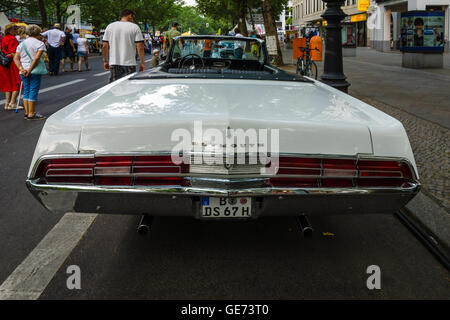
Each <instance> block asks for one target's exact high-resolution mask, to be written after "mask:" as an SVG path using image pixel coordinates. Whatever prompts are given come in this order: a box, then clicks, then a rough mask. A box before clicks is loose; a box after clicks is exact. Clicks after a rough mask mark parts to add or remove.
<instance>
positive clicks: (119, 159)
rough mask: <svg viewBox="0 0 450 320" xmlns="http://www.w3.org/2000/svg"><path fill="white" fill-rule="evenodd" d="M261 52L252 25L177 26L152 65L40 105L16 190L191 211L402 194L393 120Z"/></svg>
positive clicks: (412, 187)
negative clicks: (53, 106)
mask: <svg viewBox="0 0 450 320" xmlns="http://www.w3.org/2000/svg"><path fill="white" fill-rule="evenodd" d="M224 43H225V44H226V45H224ZM229 43H233V46H230V45H228V44H229ZM230 48H232V50H231V51H230V50H229V49H230ZM268 61H269V59H268V55H267V50H266V48H265V45H264V42H262V41H261V40H259V39H255V38H242V37H239V38H237V37H224V36H223V37H221V36H188V37H179V38H177V39H176V42H175V45H174V47H173V49H172V51H171V52H170V53H169V55H168V58H167V60H166V61H165V62H164V63H162V64H160V65H159V66H158V67H156V68H154V69H151V70H148V71H145V72H141V73H137V74H133V75H130V76H128V77H126V78H123V79H120V80H119V81H116V82H114V83H111V84H109V85H107V86H105V87H103V88H101V89H99V90H97V91H95V92H93V93H91V94H89V95H88V96H86V97H84V98H82V99H80V100H78V101H76V102H74V103H72V104H70V105H69V106H67V107H65V108H63V109H62V110H60V111H58V112H57V113H55V114H53V115H52V116H51V117H49V118H48V120H47V122H46V123H45V126H44V128H43V130H42V133H41V136H40V139H39V142H38V144H37V147H36V150H35V153H34V157H33V160H32V164H31V167H30V170H29V173H28V178H27V181H26V183H27V185H28V188H29V190H30V191H31V192H32V194H33V195H34V196H35V197H36V198H37V199H38V200H39V201H40V203H42V205H44V206H45V207H46V208H47V209H49V210H51V211H53V212H69V211H71V212H88V213H117V214H139V215H140V214H144V215H147V216H192V217H196V218H200V219H210V218H211V219H214V218H257V217H260V216H270V215H272V216H281V215H294V216H299V215H315V214H341V213H358V214H360V213H393V212H394V211H396V210H398V209H399V208H401V207H402V206H404V205H405V204H406V203H407V202H408V201H409V200H410V199H411V198H412V197H414V195H415V194H416V193H417V192H418V190H419V187H420V185H419V182H418V172H417V168H416V164H415V161H414V156H413V153H412V150H411V146H410V143H409V141H408V137H407V135H406V132H405V130H404V128H403V126H402V124H401V123H400V122H399V121H397V120H395V119H394V118H392V117H390V116H388V115H386V114H384V113H383V112H381V111H379V110H377V109H376V108H374V107H372V106H370V105H367V104H365V103H363V102H361V101H359V100H357V99H355V98H352V97H351V96H349V95H347V94H344V93H342V92H340V91H338V90H336V89H334V88H332V87H330V86H327V85H325V84H323V83H321V82H319V81H315V80H313V79H309V78H305V77H301V76H295V75H291V74H288V73H286V72H284V71H282V70H279V69H277V68H275V67H273V66H271V65H270V63H269V62H268Z"/></svg>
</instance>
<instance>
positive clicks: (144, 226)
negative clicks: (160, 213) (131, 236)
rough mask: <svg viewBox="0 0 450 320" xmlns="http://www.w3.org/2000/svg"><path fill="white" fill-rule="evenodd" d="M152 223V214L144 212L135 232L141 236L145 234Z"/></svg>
mask: <svg viewBox="0 0 450 320" xmlns="http://www.w3.org/2000/svg"><path fill="white" fill-rule="evenodd" d="M152 223H153V217H152V216H147V215H145V214H144V215H142V218H141V221H140V222H139V225H138V227H137V232H138V233H139V234H140V235H141V236H144V235H146V234H147V233H148V232H149V231H150V227H151V225H152Z"/></svg>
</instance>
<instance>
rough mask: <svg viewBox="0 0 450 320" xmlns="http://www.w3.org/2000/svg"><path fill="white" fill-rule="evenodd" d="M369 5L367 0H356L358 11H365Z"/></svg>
mask: <svg viewBox="0 0 450 320" xmlns="http://www.w3.org/2000/svg"><path fill="white" fill-rule="evenodd" d="M369 5H370V1H369V0H358V11H367V8H369ZM360 21H361V20H360Z"/></svg>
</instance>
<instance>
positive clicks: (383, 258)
mask: <svg viewBox="0 0 450 320" xmlns="http://www.w3.org/2000/svg"><path fill="white" fill-rule="evenodd" d="M91 66H92V71H89V72H82V73H78V72H74V73H70V72H69V73H65V74H62V75H60V76H58V77H45V78H44V81H43V87H42V88H43V89H45V88H52V87H54V86H56V85H62V84H67V83H71V82H72V81H76V80H81V79H85V80H82V81H79V82H77V83H72V84H70V85H66V86H64V87H59V88H57V89H53V90H49V91H47V92H44V93H42V94H40V97H39V99H40V100H39V104H38V107H37V108H38V111H39V112H41V113H42V114H44V115H51V114H52V113H54V112H56V111H57V110H59V109H61V108H62V107H64V106H65V105H67V104H69V103H71V102H73V101H75V100H77V99H79V98H81V97H82V96H84V95H86V94H88V93H89V92H92V91H93V90H95V89H97V88H100V87H102V86H103V85H105V84H107V81H108V75H107V74H104V70H103V69H102V64H101V60H100V59H99V57H97V58H92V59H91ZM1 99H3V97H0V100H1ZM0 123H1V124H0V136H1V138H0V139H1V140H0V141H1V144H0V155H1V156H0V164H1V165H0V175H1V177H2V180H3V182H2V183H1V184H0V192H1V195H2V196H1V197H0V210H1V213H0V243H1V245H0V284H2V283H3V282H4V281H5V280H6V279H7V278H8V279H9V277H10V275H11V274H12V273H13V271H14V270H16V268H17V267H18V266H19V265H23V263H22V262H23V261H24V260H25V259H26V258H27V256H29V254H30V252H32V251H33V249H34V248H35V247H36V246H37V245H38V244H39V242H40V241H41V240H42V239H43V238H44V237H45V236H46V235H48V233H49V231H50V230H51V229H52V228H53V227H54V226H55V225H56V224H57V223H58V221H60V219H61V218H62V216H58V215H54V214H51V213H48V212H46V211H45V210H44V209H43V208H41V206H40V205H39V204H38V203H37V201H35V200H34V199H33V198H32V196H31V195H30V194H29V192H28V191H27V189H26V187H25V184H24V180H25V177H26V174H27V170H28V167H29V165H30V162H31V157H32V154H33V151H34V147H35V144H36V142H37V139H38V137H39V133H40V131H41V129H42V126H43V124H44V123H43V122H32V121H25V120H23V119H22V114H21V113H19V114H15V113H13V112H6V111H3V110H1V111H0ZM138 222H139V217H137V216H121V215H103V216H102V215H99V216H97V217H96V219H95V221H94V222H93V223H92V224H91V225H90V227H89V228H88V229H87V231H86V232H85V233H84V234H83V235H82V236H80V237H79V239H77V242H76V243H77V245H76V246H75V248H74V249H73V250H71V251H70V252H69V253H70V254H69V256H68V258H67V259H65V261H64V262H63V263H62V265H57V268H56V270H55V271H56V273H55V274H54V275H53V274H52V276H51V278H50V279H49V280H51V281H50V283H49V284H48V285H47V286H46V289H45V290H44V291H43V292H42V294H40V298H41V299H85V298H88V299H94V298H95V299H112V298H116V299H133V298H134V299H171V298H172V299H214V298H215V299H222V298H226V299H307V298H332V299H336V298H344V299H345V298H357V299H359V298H367V299H388V298H412V299H416V298H430V299H431V298H441V299H448V298H449V297H450V286H449V284H450V283H449V281H450V276H449V273H448V271H446V270H445V269H444V268H443V267H442V266H441V265H440V264H439V263H438V262H437V261H436V260H435V259H434V257H433V256H431V254H430V253H429V252H428V251H427V250H426V249H425V248H424V247H423V246H422V245H421V244H420V243H419V242H418V241H417V240H416V238H414V236H413V235H412V234H411V233H410V232H409V231H408V230H407V229H406V228H405V227H404V226H403V225H402V224H401V223H400V222H399V221H398V220H397V219H396V218H395V217H394V216H393V215H392V213H386V214H385V215H345V216H329V217H311V223H312V224H313V227H314V228H315V234H314V236H313V237H312V238H310V239H305V238H303V237H302V236H301V234H300V233H299V230H298V227H297V224H296V221H295V219H293V218H263V219H260V220H257V221H246V222H234V221H233V222H232V221H225V222H205V221H197V220H194V219H187V218H156V219H155V222H154V224H153V226H152V230H151V232H150V234H149V235H148V236H145V237H142V236H139V235H137V233H136V226H137V224H138ZM44 251H45V250H44ZM33 252H34V251H33ZM26 261H28V260H26ZM42 264H45V261H40V262H39V263H38V266H40V265H42ZM71 265H77V266H79V267H80V269H81V289H80V290H69V289H68V288H67V286H66V280H67V277H68V274H67V273H66V270H67V267H68V266H71ZM370 265H378V266H379V267H380V269H381V289H380V290H368V289H367V287H366V280H367V278H368V276H369V275H368V274H367V273H366V269H367V267H368V266H370Z"/></svg>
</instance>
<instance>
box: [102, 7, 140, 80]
mask: <svg viewBox="0 0 450 320" xmlns="http://www.w3.org/2000/svg"><path fill="white" fill-rule="evenodd" d="M134 18H135V14H134V12H133V11H131V10H128V9H124V10H123V11H122V18H121V19H120V21H116V22H113V23H111V24H109V25H108V26H107V27H106V30H105V34H104V36H103V50H102V56H103V64H104V68H105V70H110V71H111V77H110V79H109V82H113V81H116V80H117V79H120V78H122V77H124V76H126V75H128V74H130V73H135V72H136V49H137V52H138V54H139V60H140V66H139V71H144V69H145V60H144V59H145V58H144V55H145V53H144V38H143V37H142V32H141V29H140V28H139V27H138V25H137V24H135V23H134Z"/></svg>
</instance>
